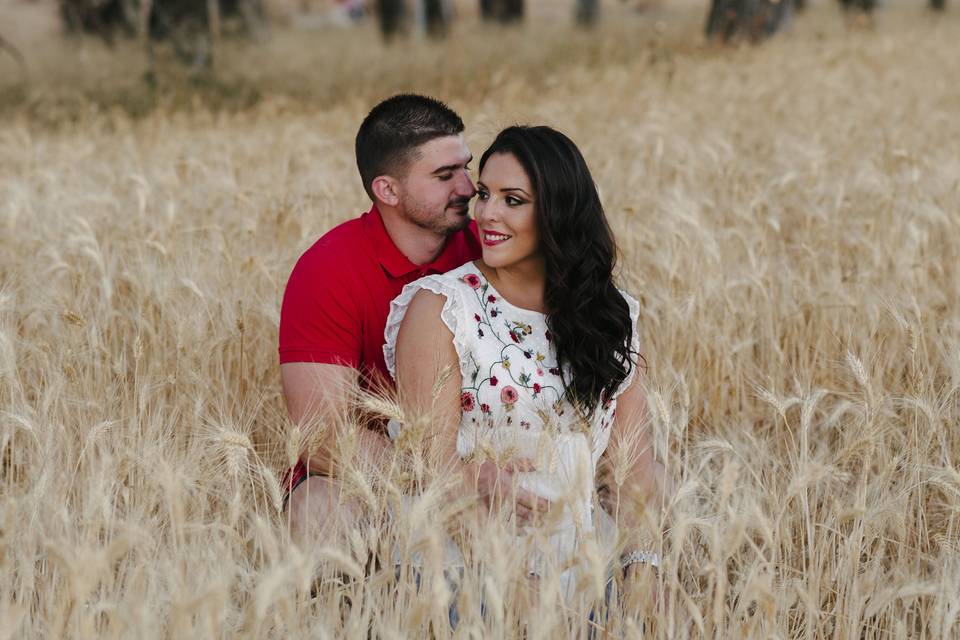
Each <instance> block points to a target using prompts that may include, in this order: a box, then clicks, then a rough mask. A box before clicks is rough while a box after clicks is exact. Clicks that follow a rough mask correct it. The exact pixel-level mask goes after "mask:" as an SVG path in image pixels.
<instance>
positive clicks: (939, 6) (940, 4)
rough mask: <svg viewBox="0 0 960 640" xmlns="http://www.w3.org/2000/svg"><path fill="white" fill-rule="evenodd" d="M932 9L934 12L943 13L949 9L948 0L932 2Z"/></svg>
mask: <svg viewBox="0 0 960 640" xmlns="http://www.w3.org/2000/svg"><path fill="white" fill-rule="evenodd" d="M930 8H931V9H933V10H934V11H943V10H944V9H946V8H947V0H930Z"/></svg>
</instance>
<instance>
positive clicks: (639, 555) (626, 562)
mask: <svg viewBox="0 0 960 640" xmlns="http://www.w3.org/2000/svg"><path fill="white" fill-rule="evenodd" d="M634 564H648V565H650V566H651V567H657V568H659V567H660V555H659V554H658V553H657V552H656V551H631V552H630V553H625V554H623V555H622V556H620V569H621V570H623V571H625V570H626V569H627V567H629V566H630V565H634Z"/></svg>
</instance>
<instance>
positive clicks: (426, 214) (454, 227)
mask: <svg viewBox="0 0 960 640" xmlns="http://www.w3.org/2000/svg"><path fill="white" fill-rule="evenodd" d="M402 204H403V206H402V210H403V214H404V216H405V217H406V218H407V220H409V221H410V222H412V223H413V224H415V225H417V226H418V227H420V228H421V229H424V230H426V231H430V232H431V233H435V234H437V235H442V236H449V235H451V234H454V233H457V232H458V231H463V230H464V229H466V228H467V227H468V226H469V225H470V211H469V206H470V201H469V200H465V201H463V206H464V208H465V209H466V212H465V213H462V214H461V213H453V212H450V203H449V202H448V203H447V205H446V206H444V208H443V209H442V210H441V211H440V212H439V213H438V212H430V211H429V210H428V209H427V208H426V207H424V206H423V205H422V204H420V203H419V202H417V201H416V200H414V199H413V198H406V199H405V201H404V202H403V203H402Z"/></svg>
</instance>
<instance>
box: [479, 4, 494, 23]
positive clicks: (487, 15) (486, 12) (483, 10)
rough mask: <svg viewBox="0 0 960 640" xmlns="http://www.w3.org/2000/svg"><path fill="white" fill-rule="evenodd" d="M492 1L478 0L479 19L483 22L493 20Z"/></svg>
mask: <svg viewBox="0 0 960 640" xmlns="http://www.w3.org/2000/svg"><path fill="white" fill-rule="evenodd" d="M493 3H494V0H480V17H481V18H483V19H484V20H493Z"/></svg>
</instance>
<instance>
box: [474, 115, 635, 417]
mask: <svg viewBox="0 0 960 640" xmlns="http://www.w3.org/2000/svg"><path fill="white" fill-rule="evenodd" d="M497 153H507V154H510V155H512V156H513V157H515V158H516V159H517V160H518V161H519V162H520V164H521V165H523V168H524V169H525V170H526V172H527V177H528V178H529V179H530V183H531V185H532V187H533V191H534V194H533V196H534V209H535V214H536V219H537V227H538V229H539V232H540V252H541V253H542V254H543V258H544V262H545V266H546V289H545V291H544V306H545V307H546V312H547V326H548V327H549V329H550V332H551V333H552V334H553V343H554V347H555V348H556V352H557V361H558V366H560V368H561V370H563V368H564V367H567V366H568V367H569V375H570V379H569V380H566V379H565V380H564V383H565V384H566V386H567V394H568V397H569V399H570V400H571V401H572V403H573V404H574V406H576V407H577V408H578V409H579V410H580V411H582V412H583V413H584V414H585V415H586V416H589V415H591V414H592V413H593V411H594V409H596V407H597V405H599V404H600V403H601V401H604V400H606V399H607V398H610V397H611V396H612V394H613V393H614V392H615V391H616V390H617V388H619V386H620V385H621V384H622V383H623V381H624V380H625V379H626V378H627V376H628V375H629V374H630V370H631V369H632V367H633V364H632V361H631V359H630V338H631V336H632V331H633V327H632V322H631V321H630V309H629V307H628V306H627V302H626V300H624V299H623V296H621V295H620V292H619V291H618V290H617V288H616V287H615V286H614V284H613V267H614V264H615V263H616V255H617V248H616V244H615V243H614V240H613V233H612V232H611V231H610V225H609V224H608V223H607V218H606V216H605V215H604V213H603V206H602V205H601V204H600V195H599V194H598V193H597V187H596V185H595V184H594V183H593V178H592V176H591V175H590V169H589V168H588V167H587V163H586V161H585V160H584V159H583V155H582V154H581V153H580V150H579V149H577V146H576V145H575V144H574V143H573V141H572V140H570V138H568V137H567V136H565V135H563V134H562V133H560V132H559V131H556V130H555V129H551V128H550V127H523V126H514V127H508V128H507V129H504V130H503V131H501V132H500V134H499V135H497V138H496V139H495V140H494V141H493V144H491V145H490V148H489V149H487V150H486V151H485V152H484V154H483V157H481V158H480V170H481V171H483V167H484V165H485V164H486V163H487V160H489V159H490V156H492V155H494V154H497Z"/></svg>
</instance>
